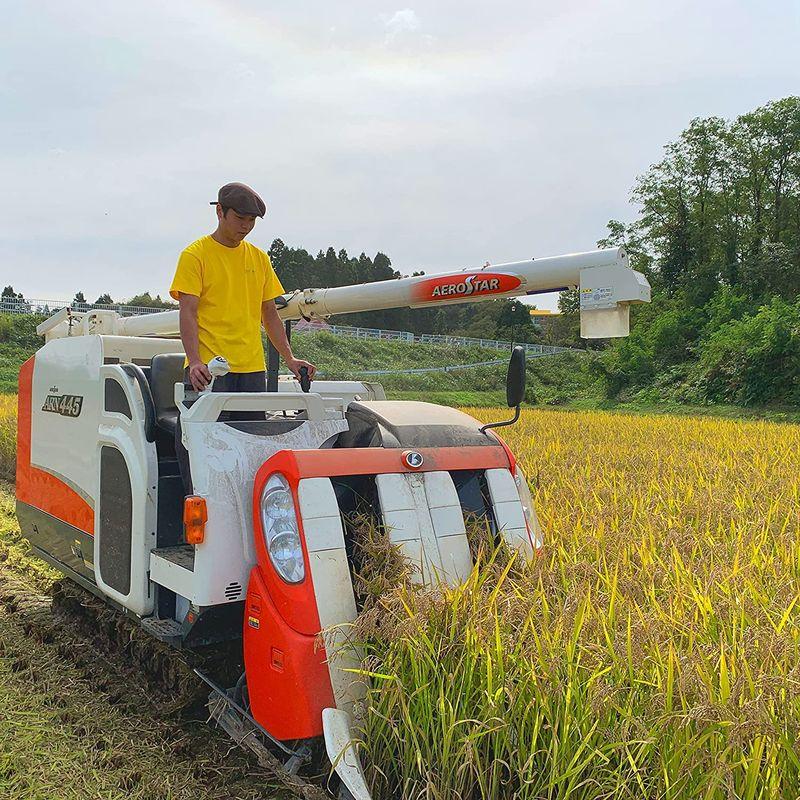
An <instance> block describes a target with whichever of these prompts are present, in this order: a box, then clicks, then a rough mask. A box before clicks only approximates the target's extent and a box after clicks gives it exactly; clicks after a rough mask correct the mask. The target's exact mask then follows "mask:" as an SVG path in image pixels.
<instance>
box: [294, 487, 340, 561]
mask: <svg viewBox="0 0 800 800" xmlns="http://www.w3.org/2000/svg"><path fill="white" fill-rule="evenodd" d="M326 480H327V479H326ZM303 532H304V533H305V537H306V547H307V548H308V552H309V553H317V552H320V551H322V550H336V549H338V548H342V549H344V534H343V533H342V521H341V519H340V518H339V516H338V514H337V516H335V517H318V518H317V519H306V518H305V517H303Z"/></svg>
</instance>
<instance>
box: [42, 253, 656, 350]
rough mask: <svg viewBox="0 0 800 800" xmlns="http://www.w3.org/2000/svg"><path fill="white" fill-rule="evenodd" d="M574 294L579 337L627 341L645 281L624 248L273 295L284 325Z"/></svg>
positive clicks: (135, 320) (153, 329) (112, 320)
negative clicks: (564, 292) (397, 310)
mask: <svg viewBox="0 0 800 800" xmlns="http://www.w3.org/2000/svg"><path fill="white" fill-rule="evenodd" d="M570 288H578V289H580V299H581V303H580V312H581V336H583V337H584V338H588V339H597V338H606V337H617V336H627V335H628V332H629V313H630V306H631V304H632V303H647V302H649V301H650V284H649V283H648V282H647V278H645V276H644V275H642V274H641V273H640V272H636V271H635V270H632V269H631V268H630V267H629V266H628V256H627V254H626V253H625V250H624V248H622V247H615V248H610V249H606V250H592V251H590V252H587V253H572V254H569V255H563V256H550V257H547V258H539V259H528V260H526V261H514V262H510V263H507V264H496V265H493V266H486V267H483V268H479V269H466V270H460V271H457V272H447V273H442V274H436V275H420V276H415V277H411V278H399V279H397V280H387V281H375V282H373V283H362V284H357V285H352V286H336V287H332V288H329V289H298V290H297V291H294V292H291V293H289V294H286V295H284V296H283V298H279V299H278V301H276V302H277V304H278V313H279V314H280V316H281V318H282V319H284V320H295V319H325V318H327V317H330V316H333V315H334V314H353V313H356V312H359V311H376V310H379V309H386V308H404V307H408V308H425V307H429V306H437V305H447V304H453V303H473V302H478V301H481V300H491V299H493V298H498V297H519V296H524V295H533V294H541V293H544V292H555V291H560V290H562V289H570ZM68 316H69V314H68V313H67V314H64V312H63V311H61V312H58V314H56V315H55V316H54V317H52V318H51V319H50V320H47V321H46V322H44V323H42V325H40V326H39V328H37V331H38V332H39V333H40V334H41V335H46V336H47V338H53V337H57V336H67V335H73V336H74V335H76V334H81V333H107V334H114V335H117V336H177V335H178V333H179V329H178V312H177V311H165V312H161V313H156V314H147V315H143V316H138V317H120V316H119V315H118V314H117V313H116V312H113V311H101V310H91V311H87V312H83V313H82V314H81V313H80V312H77V313H75V314H74V315H73V319H75V320H76V321H77V324H73V325H72V326H71V327H70V326H69V319H68Z"/></svg>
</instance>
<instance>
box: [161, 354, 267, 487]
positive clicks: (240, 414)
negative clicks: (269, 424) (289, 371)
mask: <svg viewBox="0 0 800 800" xmlns="http://www.w3.org/2000/svg"><path fill="white" fill-rule="evenodd" d="M183 385H184V387H185V388H186V393H187V396H189V397H190V396H191V395H192V394H196V392H195V391H194V389H193V388H192V384H191V383H189V369H188V367H187V368H186V369H185V370H184V371H183ZM211 391H212V392H266V391H267V377H266V373H265V372H264V371H263V370H262V371H261V372H229V373H228V374H227V375H222V376H220V377H219V378H215V379H214V385H213V386H212V387H211ZM192 402H194V401H187V403H186V405H187V406H190V405H191V404H192ZM219 419H220V422H225V421H227V420H232V419H236V420H263V419H264V412H263V411H223V412H222V414H220V417H219ZM175 455H176V456H177V458H178V467H179V469H180V471H181V477H182V478H183V487H184V489H185V491H186V494H193V489H192V473H191V470H190V469H189V453H188V452H187V450H186V448H185V447H184V446H183V442H182V441H181V417H180V414H179V415H178V424H177V425H176V426H175Z"/></svg>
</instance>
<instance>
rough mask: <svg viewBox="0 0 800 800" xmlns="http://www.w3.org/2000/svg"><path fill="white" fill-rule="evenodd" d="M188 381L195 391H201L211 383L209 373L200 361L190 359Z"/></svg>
mask: <svg viewBox="0 0 800 800" xmlns="http://www.w3.org/2000/svg"><path fill="white" fill-rule="evenodd" d="M189 383H191V384H192V388H193V389H194V390H195V391H196V392H202V391H203V389H205V388H206V386H208V384H209V383H211V373H210V372H209V371H208V367H207V366H206V365H205V364H204V363H203V362H202V361H192V362H191V363H190V364H189Z"/></svg>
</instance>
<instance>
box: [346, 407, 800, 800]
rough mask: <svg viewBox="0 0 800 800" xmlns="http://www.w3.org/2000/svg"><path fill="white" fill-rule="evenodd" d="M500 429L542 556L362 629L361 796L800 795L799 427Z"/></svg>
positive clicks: (649, 424) (609, 422) (568, 421)
mask: <svg viewBox="0 0 800 800" xmlns="http://www.w3.org/2000/svg"><path fill="white" fill-rule="evenodd" d="M472 413H474V414H475V415H476V416H478V417H480V418H482V419H485V420H495V419H499V418H501V417H502V416H503V415H504V412H503V411H499V410H475V409H473V410H472ZM500 432H501V433H503V434H504V436H505V438H506V439H507V441H508V443H509V444H510V446H511V447H512V449H513V450H514V451H515V452H516V453H517V455H518V457H519V459H520V461H521V464H522V465H523V468H524V469H525V471H526V473H527V475H528V478H529V481H530V483H531V487H532V489H533V491H534V493H535V497H536V501H537V508H538V513H539V518H540V521H541V523H542V526H543V528H544V530H545V536H546V546H545V549H544V551H543V553H542V555H541V556H540V557H539V559H538V560H537V562H536V563H535V564H534V565H533V566H532V568H530V569H525V570H522V569H519V568H518V567H516V566H515V567H514V568H513V569H512V570H511V571H510V572H508V573H503V572H501V571H499V570H498V569H497V568H495V569H484V570H482V571H481V572H478V571H476V572H475V573H474V574H473V577H472V579H471V581H470V582H469V583H468V584H467V585H466V586H465V587H462V588H460V589H458V590H453V591H446V592H444V593H441V592H439V593H437V592H428V593H426V594H423V595H420V594H414V593H409V592H406V591H398V592H396V593H395V594H393V595H389V596H387V597H386V598H385V600H384V602H383V608H381V609H379V613H377V614H376V613H372V615H371V616H370V618H368V619H366V620H362V623H361V630H360V634H361V636H362V637H363V640H364V642H365V646H366V647H367V652H368V654H369V659H368V661H367V667H368V669H369V670H371V672H372V676H371V679H370V680H371V685H372V690H371V692H370V696H369V698H368V703H367V708H368V711H367V714H366V720H365V723H364V724H365V742H366V745H365V751H366V752H365V756H366V760H367V762H368V764H369V773H370V777H371V779H372V781H373V783H374V786H375V793H376V796H378V797H380V798H389V797H392V798H396V797H401V796H402V797H404V798H406V800H416V799H417V798H430V799H431V800H433V799H434V798H435V799H436V800H456V798H470V800H477V799H478V798H486V800H488V799H489V798H491V800H498V798H520V800H522V799H523V798H530V799H531V800H533V798H536V800H538V799H539V798H551V800H568V799H572V798H581V800H589V798H592V799H594V798H612V797H613V798H623V797H624V798H634V797H636V798H670V799H671V800H673V799H674V800H678V798H706V800H729V799H730V798H743V799H746V800H756V798H760V799H762V800H766V798H776V800H777V798H787V799H788V798H797V797H798V796H800V692H799V691H798V690H799V689H800V649H799V645H800V625H798V621H799V618H798V613H800V611H799V604H798V599H799V598H800V546H798V534H799V532H800V531H799V529H798V522H799V521H800V520H799V519H798V511H799V509H800V505H799V503H798V501H799V500H800V490H799V487H800V426H796V425H785V424H773V423H767V422H734V421H727V420H717V419H710V418H708V419H688V418H673V417H667V416H658V417H644V416H615V415H609V414H605V413H588V412H587V413H571V412H557V411H536V410H533V411H526V412H523V415H522V419H521V421H520V423H519V424H518V425H516V426H515V427H513V428H507V429H505V430H504V431H500Z"/></svg>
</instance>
